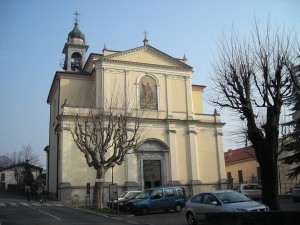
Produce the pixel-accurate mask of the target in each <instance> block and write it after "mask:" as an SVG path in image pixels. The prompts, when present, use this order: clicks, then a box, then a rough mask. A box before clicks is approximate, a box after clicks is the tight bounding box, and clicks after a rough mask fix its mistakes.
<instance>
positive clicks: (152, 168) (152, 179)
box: [143, 160, 161, 189]
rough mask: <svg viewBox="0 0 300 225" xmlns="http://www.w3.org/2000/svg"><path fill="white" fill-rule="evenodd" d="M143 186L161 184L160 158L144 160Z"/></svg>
mask: <svg viewBox="0 0 300 225" xmlns="http://www.w3.org/2000/svg"><path fill="white" fill-rule="evenodd" d="M143 171H144V188H145V189H147V188H152V187H159V186H161V161H160V160H144V161H143Z"/></svg>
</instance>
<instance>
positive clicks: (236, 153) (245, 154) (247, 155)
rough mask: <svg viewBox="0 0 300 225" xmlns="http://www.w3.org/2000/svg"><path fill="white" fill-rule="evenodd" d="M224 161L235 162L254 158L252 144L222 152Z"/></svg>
mask: <svg viewBox="0 0 300 225" xmlns="http://www.w3.org/2000/svg"><path fill="white" fill-rule="evenodd" d="M224 158H225V163H231V162H236V161H240V160H245V159H251V158H252V159H253V158H254V159H255V151H254V149H253V147H252V146H248V147H245V148H238V149H235V150H232V149H229V150H228V151H227V152H225V153H224Z"/></svg>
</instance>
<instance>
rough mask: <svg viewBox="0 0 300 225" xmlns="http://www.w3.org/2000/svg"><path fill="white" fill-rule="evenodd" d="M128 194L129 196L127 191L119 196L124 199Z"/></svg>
mask: <svg viewBox="0 0 300 225" xmlns="http://www.w3.org/2000/svg"><path fill="white" fill-rule="evenodd" d="M126 194H127V192H126V191H125V192H122V193H121V194H119V198H124V197H125V195H126Z"/></svg>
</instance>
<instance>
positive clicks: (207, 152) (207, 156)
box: [197, 129, 224, 183]
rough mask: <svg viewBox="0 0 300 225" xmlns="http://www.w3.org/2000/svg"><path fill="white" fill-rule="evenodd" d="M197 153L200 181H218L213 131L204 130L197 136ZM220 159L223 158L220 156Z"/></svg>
mask: <svg viewBox="0 0 300 225" xmlns="http://www.w3.org/2000/svg"><path fill="white" fill-rule="evenodd" d="M197 151H198V162H199V171H200V180H201V181H202V182H203V183H210V182H217V181H219V178H218V166H217V156H216V143H215V139H214V132H213V130H208V129H206V131H204V132H200V133H198V134H197ZM221 157H224V156H223V155H221Z"/></svg>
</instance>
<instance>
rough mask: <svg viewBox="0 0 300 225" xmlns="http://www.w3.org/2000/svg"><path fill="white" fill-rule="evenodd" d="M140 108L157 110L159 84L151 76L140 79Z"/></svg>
mask: <svg viewBox="0 0 300 225" xmlns="http://www.w3.org/2000/svg"><path fill="white" fill-rule="evenodd" d="M140 108H141V109H150V110H157V109H158V104H157V85H156V82H155V80H154V79H153V78H152V77H151V76H148V75H146V76H143V77H142V79H140Z"/></svg>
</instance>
